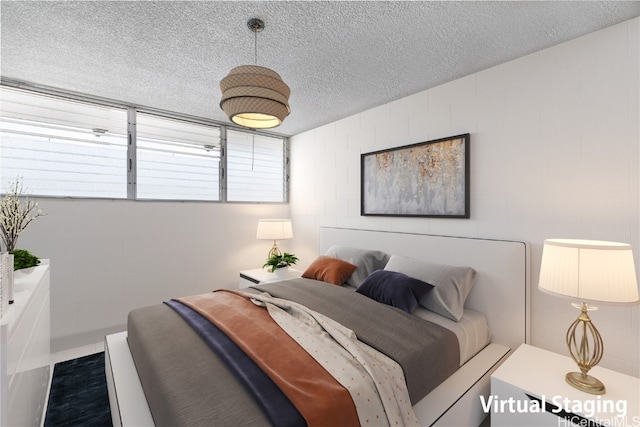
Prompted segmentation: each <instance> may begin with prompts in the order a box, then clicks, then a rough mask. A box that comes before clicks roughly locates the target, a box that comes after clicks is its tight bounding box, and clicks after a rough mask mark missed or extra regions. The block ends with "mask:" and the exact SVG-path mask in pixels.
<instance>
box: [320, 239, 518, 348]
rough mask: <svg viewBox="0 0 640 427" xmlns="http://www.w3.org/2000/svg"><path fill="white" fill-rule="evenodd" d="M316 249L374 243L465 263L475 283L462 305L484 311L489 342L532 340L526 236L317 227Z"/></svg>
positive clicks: (437, 259) (378, 247) (399, 251)
mask: <svg viewBox="0 0 640 427" xmlns="http://www.w3.org/2000/svg"><path fill="white" fill-rule="evenodd" d="M319 238H320V240H319V243H320V247H319V251H320V254H324V253H325V252H326V251H327V249H328V248H329V247H331V246H332V245H343V246H351V247H356V248H363V249H375V250H380V251H384V252H387V253H388V254H394V255H402V256H406V257H412V258H415V259H418V260H422V261H428V262H434V263H439V264H448V265H457V266H469V267H472V268H474V269H475V270H476V272H477V277H476V283H475V286H474V287H473V289H472V291H471V293H470V294H469V297H468V298H467V302H466V304H465V307H468V308H471V309H473V310H477V311H480V312H482V313H484V314H485V315H486V316H487V319H488V322H489V327H490V328H491V331H492V334H493V338H492V342H495V343H498V344H502V345H505V346H508V347H510V348H512V349H515V348H517V347H518V346H519V345H520V344H522V343H525V342H529V341H530V322H529V317H530V310H529V305H530V304H529V281H530V277H529V276H530V265H529V264H530V260H529V258H530V255H529V253H530V251H529V245H528V243H526V242H519V241H510V240H498V239H479V238H466V237H451V236H434V235H428V234H415V233H396V232H387V231H373V230H358V229H348V228H334V227H320V235H319Z"/></svg>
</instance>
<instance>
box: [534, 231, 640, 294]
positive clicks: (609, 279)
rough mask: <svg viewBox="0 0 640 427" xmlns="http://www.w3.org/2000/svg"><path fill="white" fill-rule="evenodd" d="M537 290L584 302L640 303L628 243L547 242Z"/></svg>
mask: <svg viewBox="0 0 640 427" xmlns="http://www.w3.org/2000/svg"><path fill="white" fill-rule="evenodd" d="M538 288H539V289H540V290H541V291H543V292H546V293H549V294H553V295H558V296H562V297H565V298H571V299H576V300H579V301H581V302H599V303H602V302H604V303H611V304H637V303H638V302H640V298H639V297H638V282H637V280H636V271H635V265H634V261H633V251H632V249H631V245H629V244H627V243H617V242H603V241H597V240H573V239H547V240H545V241H544V248H543V251H542V263H541V266H540V281H539V283H538Z"/></svg>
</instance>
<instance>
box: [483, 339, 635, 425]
mask: <svg viewBox="0 0 640 427" xmlns="http://www.w3.org/2000/svg"><path fill="white" fill-rule="evenodd" d="M570 371H571V372H573V371H579V369H578V366H577V365H576V363H575V362H574V361H573V360H572V359H571V358H570V357H568V356H562V355H560V354H557V353H552V352H550V351H546V350H542V349H539V348H536V347H533V346H530V345H527V344H523V345H521V346H520V347H519V348H518V349H517V350H516V351H515V352H514V353H513V354H512V355H511V356H510V357H509V358H508V359H507V360H506V361H505V362H504V363H503V364H502V365H501V366H500V367H499V368H498V369H497V370H496V371H495V372H494V373H493V375H491V394H490V395H489V398H488V399H487V400H486V401H484V400H483V401H481V404H482V406H483V409H484V410H485V412H487V413H490V414H491V425H492V426H510V427H515V426H532V427H533V426H536V427H539V426H553V427H564V426H567V427H570V426H598V425H602V426H636V425H640V378H635V377H631V376H629V375H625V374H622V373H620V372H615V371H611V370H609V369H605V368H600V367H598V366H595V367H594V368H592V369H591V370H590V371H589V374H590V375H593V376H594V377H596V378H598V379H599V380H600V381H602V382H603V383H604V385H605V387H606V393H605V394H603V395H594V394H588V393H585V392H583V391H580V390H577V389H575V388H573V387H572V386H570V385H569V384H567V383H566V381H565V379H564V376H565V374H566V373H567V372H570Z"/></svg>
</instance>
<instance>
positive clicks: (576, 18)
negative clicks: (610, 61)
mask: <svg viewBox="0 0 640 427" xmlns="http://www.w3.org/2000/svg"><path fill="white" fill-rule="evenodd" d="M0 14H1V25H2V27H1V30H2V33H1V37H2V38H1V49H2V50H1V64H0V73H1V75H2V77H3V78H12V79H18V80H24V81H28V82H33V83H38V84H41V85H47V86H53V87H58V88H63V89H68V90H72V91H77V92H82V93H87V94H91V95H95V96H100V97H106V98H111V99H116V100H121V101H126V102H130V103H134V104H138V105H144V106H150V107H154V108H159V109H163V110H170V111H176V112H180V113H184V114H190V115H195V116H200V117H206V118H210V119H214V120H217V121H221V122H227V119H226V117H225V116H224V114H223V113H222V111H221V110H220V109H219V107H218V103H219V100H220V90H219V86H218V85H219V82H220V80H221V79H222V78H223V77H224V76H225V75H226V74H227V73H228V71H229V70H230V69H231V68H233V67H235V66H238V65H245V64H253V63H254V35H253V33H252V32H251V31H249V29H248V28H247V26H246V22H247V20H248V19H249V18H251V17H254V16H255V17H260V18H262V19H264V21H265V22H266V28H265V30H264V31H263V32H262V33H259V35H258V40H257V47H258V52H257V63H258V65H263V66H266V67H269V68H272V69H273V70H275V71H277V72H278V73H279V74H280V75H281V76H282V78H283V79H284V81H285V82H286V83H287V84H288V85H289V86H290V87H291V91H292V95H291V98H290V104H291V109H292V112H291V114H290V115H289V117H288V118H287V119H286V120H285V121H284V124H283V125H282V126H280V127H279V128H275V129H274V131H275V132H276V133H280V134H285V135H293V134H297V133H300V132H303V131H305V130H308V129H312V128H315V127H317V126H320V125H323V124H326V123H329V122H332V121H335V120H338V119H340V118H343V117H347V116H349V115H352V114H354V113H357V112H360V111H363V110H366V109H368V108H372V107H375V106H378V105H382V104H384V103H387V102H390V101H393V100H395V99H399V98H402V97H404V96H407V95H410V94H413V93H416V92H419V91H421V90H425V89H428V88H430V87H434V86H437V85H439V84H442V83H445V82H447V81H451V80H454V79H457V78H460V77H463V76H465V75H468V74H471V73H474V72H477V71H479V70H482V69H486V68H489V67H491V66H494V65H497V64H500V63H503V62H506V61H509V60H511V59H514V58H517V57H520V56H523V55H526V54H529V53H531V52H535V51H537V50H540V49H543V48H546V47H549V46H553V45H555V44H558V43H561V42H563V41H566V40H569V39H572V38H575V37H579V36H581V35H583V34H587V33H589V32H593V31H596V30H599V29H601V28H605V27H608V26H611V25H613V24H616V23H619V22H622V21H625V20H628V19H631V18H634V17H636V16H639V15H640V2H637V1H634V2H611V1H608V2H603V1H587V2H582V1H568V2H561V1H550V2H538V1H535V2H522V1H513V2H487V1H479V2H472V1H468V2H457V1H446V2H432V1H411V2H400V1H392V2H383V1H374V2H361V1H358V2H355V1H354V2H333V1H325V2H317V1H304V2H285V1H259V2H247V1H228V2H220V1H197V2H196V1H181V2H178V1H133V2H129V1H44V2H40V1H5V0H3V1H1V3H0Z"/></svg>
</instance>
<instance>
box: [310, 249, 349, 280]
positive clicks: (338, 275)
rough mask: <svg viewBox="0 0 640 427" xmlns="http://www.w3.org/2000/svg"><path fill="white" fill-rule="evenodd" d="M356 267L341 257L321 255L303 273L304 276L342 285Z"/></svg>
mask: <svg viewBox="0 0 640 427" xmlns="http://www.w3.org/2000/svg"><path fill="white" fill-rule="evenodd" d="M356 268H358V267H357V266H355V265H353V264H351V263H348V262H346V261H343V260H341V259H338V258H331V257H328V256H324V255H321V256H319V257H318V258H316V260H315V261H313V262H312V263H311V265H310V266H309V268H307V269H306V270H305V272H304V273H302V277H305V278H307V279H315V280H321V281H323V282H328V283H333V284H334V285H342V284H343V283H344V282H345V281H346V280H347V279H348V278H349V276H351V273H353V272H354V271H355V270H356Z"/></svg>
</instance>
